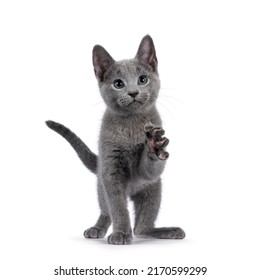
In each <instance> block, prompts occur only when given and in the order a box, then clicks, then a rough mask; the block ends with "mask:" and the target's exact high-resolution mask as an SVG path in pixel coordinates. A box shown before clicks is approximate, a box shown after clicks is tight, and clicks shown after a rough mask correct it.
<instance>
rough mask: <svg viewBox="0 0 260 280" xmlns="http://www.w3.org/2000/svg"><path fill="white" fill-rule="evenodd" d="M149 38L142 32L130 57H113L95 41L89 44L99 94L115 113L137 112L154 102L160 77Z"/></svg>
mask: <svg viewBox="0 0 260 280" xmlns="http://www.w3.org/2000/svg"><path fill="white" fill-rule="evenodd" d="M157 65H158V62H157V58H156V52H155V47H154V44H153V40H152V38H151V37H150V36H149V35H146V36H145V37H144V38H143V39H142V41H141V43H140V45H139V48H138V51H137V54H136V56H135V58H134V59H129V60H121V61H115V60H114V59H113V58H112V57H111V56H110V54H109V53H108V52H107V51H106V50H105V49H104V48H103V47H102V46H99V45H96V46H95V47H94V48H93V66H94V71H95V75H96V78H97V80H98V83H99V88H100V92H101V95H102V97H103V99H104V101H105V103H106V105H107V106H108V107H109V108H110V109H111V110H113V111H114V112H116V113H119V114H129V113H130V114H132V113H140V112H142V111H144V110H147V109H149V108H151V106H152V105H153V104H154V103H155V101H156V99H157V96H158V92H159V88H160V80H159V75H158V72H157Z"/></svg>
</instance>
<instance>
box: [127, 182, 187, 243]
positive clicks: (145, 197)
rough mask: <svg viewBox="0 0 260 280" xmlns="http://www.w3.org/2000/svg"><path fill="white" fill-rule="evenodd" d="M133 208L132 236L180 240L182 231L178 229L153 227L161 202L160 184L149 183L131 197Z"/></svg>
mask: <svg viewBox="0 0 260 280" xmlns="http://www.w3.org/2000/svg"><path fill="white" fill-rule="evenodd" d="M132 200H133V201H134V206H135V214H136V217H135V227H134V234H135V235H136V236H137V237H153V238H159V239H182V238H184V237H185V233H184V231H183V230H182V229H181V228H179V227H161V228H156V227H154V223H155V220H156V217H157V215H158V211H159V207H160V202H161V182H160V180H158V181H157V182H153V183H150V184H149V185H148V186H147V187H146V188H145V189H144V190H143V191H142V192H140V193H138V194H136V195H135V196H133V197H132Z"/></svg>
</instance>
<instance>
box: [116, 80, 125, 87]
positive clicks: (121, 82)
mask: <svg viewBox="0 0 260 280" xmlns="http://www.w3.org/2000/svg"><path fill="white" fill-rule="evenodd" d="M113 85H114V87H115V88H116V89H121V88H123V87H124V86H125V84H124V82H123V81H122V80H120V79H116V80H114V83H113Z"/></svg>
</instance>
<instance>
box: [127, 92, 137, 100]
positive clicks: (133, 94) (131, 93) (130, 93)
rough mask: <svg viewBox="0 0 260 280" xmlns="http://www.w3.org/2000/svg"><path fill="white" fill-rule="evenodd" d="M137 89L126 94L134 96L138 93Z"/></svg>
mask: <svg viewBox="0 0 260 280" xmlns="http://www.w3.org/2000/svg"><path fill="white" fill-rule="evenodd" d="M138 93H139V92H138V91H133V92H128V95H130V96H131V97H133V98H135V97H136V95H138Z"/></svg>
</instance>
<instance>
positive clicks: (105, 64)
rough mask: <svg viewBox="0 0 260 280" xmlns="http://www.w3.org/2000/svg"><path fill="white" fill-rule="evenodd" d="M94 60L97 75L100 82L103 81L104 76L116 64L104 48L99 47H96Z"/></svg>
mask: <svg viewBox="0 0 260 280" xmlns="http://www.w3.org/2000/svg"><path fill="white" fill-rule="evenodd" d="M92 59H93V66H94V71H95V75H96V77H97V78H98V79H99V80H100V81H103V78H104V74H105V73H106V71H107V70H108V68H109V67H110V66H111V65H112V64H113V63H114V59H113V58H112V57H111V56H110V54H109V53H108V52H107V51H106V50H105V49H104V48H103V47H102V46H99V45H96V46H94V48H93V56H92Z"/></svg>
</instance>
